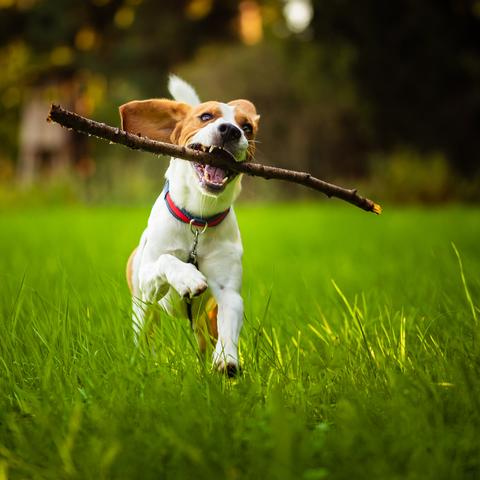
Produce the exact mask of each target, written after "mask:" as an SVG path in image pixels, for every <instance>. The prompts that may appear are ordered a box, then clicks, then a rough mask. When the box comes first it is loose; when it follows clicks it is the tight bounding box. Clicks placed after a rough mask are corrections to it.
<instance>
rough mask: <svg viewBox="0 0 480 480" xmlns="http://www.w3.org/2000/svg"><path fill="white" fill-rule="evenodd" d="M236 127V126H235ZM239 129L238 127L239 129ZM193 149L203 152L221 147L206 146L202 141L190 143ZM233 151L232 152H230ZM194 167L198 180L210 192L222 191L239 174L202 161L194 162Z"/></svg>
mask: <svg viewBox="0 0 480 480" xmlns="http://www.w3.org/2000/svg"><path fill="white" fill-rule="evenodd" d="M234 128H235V127H234ZM237 130H238V129H237ZM188 147H189V148H192V149H193V150H201V151H203V152H211V151H212V149H214V148H221V147H219V146H209V147H207V146H205V145H202V144H201V143H191V144H190V145H188ZM229 153H231V152H229ZM192 163H193V168H194V169H195V172H196V173H197V176H198V181H199V182H200V185H201V186H202V188H204V189H205V190H207V191H208V192H210V193H220V192H222V191H223V190H224V189H225V187H226V186H227V185H228V184H229V183H230V182H231V181H232V180H233V179H234V178H235V177H236V176H237V175H238V173H236V172H232V171H231V170H227V169H225V168H222V167H214V166H212V165H208V164H207V165H204V164H202V163H197V162H192Z"/></svg>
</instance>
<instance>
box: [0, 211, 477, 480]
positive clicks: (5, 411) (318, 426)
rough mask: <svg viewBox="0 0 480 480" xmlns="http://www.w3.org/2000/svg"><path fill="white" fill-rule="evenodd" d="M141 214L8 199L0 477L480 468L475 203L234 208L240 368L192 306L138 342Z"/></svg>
mask: <svg viewBox="0 0 480 480" xmlns="http://www.w3.org/2000/svg"><path fill="white" fill-rule="evenodd" d="M147 213H148V212H147V210H146V209H131V208H100V209H95V210H93V209H88V208H83V207H70V208H65V207H64V208H49V209H27V210H20V211H16V212H3V213H2V215H1V216H0V229H1V231H2V236H1V238H0V247H1V250H2V252H5V253H6V254H5V255H3V256H2V269H1V272H2V273H1V274H0V275H1V283H2V289H1V291H0V314H1V316H2V322H1V327H0V328H1V332H0V372H1V373H0V472H1V474H2V475H3V476H4V477H6V476H7V475H8V478H12V479H15V478H111V477H113V478H137V477H141V478H198V479H203V478H208V479H211V478H230V479H239V478H249V479H252V478H253V479H255V478H278V479H280V478H285V479H287V478H292V479H298V478H303V479H320V478H356V479H363V478H365V479H371V478H383V479H387V478H405V479H420V478H421V479H425V478H435V479H438V478H445V479H447V478H448V479H454V478H476V477H478V476H479V474H480V463H479V459H480V451H479V444H478V430H479V428H480V413H479V412H480V409H479V405H478V398H479V394H480V387H479V382H478V378H479V373H480V372H479V365H478V357H479V354H480V352H479V345H480V343H479V342H478V327H479V325H478V324H477V321H478V314H479V313H480V311H479V305H478V298H479V294H480V283H479V279H478V275H477V273H478V271H479V269H480V256H479V252H478V237H479V235H480V222H479V219H480V215H479V212H478V209H469V208H443V209H430V210H428V211H426V210H419V209H409V210H399V209H393V208H392V209H390V210H389V215H388V216H381V217H375V216H373V215H372V216H369V215H366V214H364V213H363V212H360V211H356V210H354V209H351V208H349V207H346V208H341V207H338V208H328V209H327V208H324V207H321V206H319V205H315V204H309V205H304V206H303V207H302V206H299V205H295V206H287V205H283V206H282V207H281V208H273V207H268V206H264V207H248V208H246V207H244V208H240V209H238V211H237V213H238V216H239V221H240V224H241V226H242V236H243V239H244V244H245V252H246V254H245V259H244V270H245V281H244V288H243V296H244V299H245V305H246V310H245V326H244V331H243V336H242V341H241V356H242V362H243V368H244V373H243V376H241V377H240V378H238V379H237V380H234V381H229V380H227V379H225V378H223V377H221V376H219V375H216V374H214V373H212V372H210V368H209V361H208V360H207V361H206V362H205V363H203V362H202V361H201V360H200V359H198V358H197V353H196V348H195V346H194V345H193V337H192V334H191V332H190V331H189V328H188V322H187V321H180V320H175V319H172V318H168V317H166V316H163V317H162V319H161V322H160V323H159V324H158V325H156V326H155V340H154V343H155V353H152V352H145V351H140V350H137V349H136V348H135V347H134V345H133V342H132V336H131V330H130V319H129V317H130V299H129V293H128V291H127V287H126V285H125V280H124V265H125V260H126V258H127V257H128V255H129V253H130V251H131V249H132V247H133V246H134V245H135V243H136V242H137V240H138V237H139V234H140V232H141V229H142V228H143V226H144V224H145V221H146V216H147ZM292 219H293V221H294V223H292ZM20 239H21V241H19V240H20ZM452 241H453V242H454V243H455V246H456V248H457V249H458V252H459V253H460V257H461V260H462V264H463V269H462V270H460V266H459V264H458V260H457V257H456V255H455V251H454V250H453V249H452V247H451V244H450V242H452ZM460 273H462V276H463V280H462V277H461V275H460ZM332 280H333V282H332ZM467 293H469V295H467Z"/></svg>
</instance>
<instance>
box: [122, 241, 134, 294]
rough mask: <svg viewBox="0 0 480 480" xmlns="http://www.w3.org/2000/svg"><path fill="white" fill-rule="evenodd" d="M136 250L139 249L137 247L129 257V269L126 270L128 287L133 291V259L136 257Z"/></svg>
mask: <svg viewBox="0 0 480 480" xmlns="http://www.w3.org/2000/svg"><path fill="white" fill-rule="evenodd" d="M136 251H137V249H135V250H134V251H133V252H132V253H131V254H130V256H129V257H128V261H127V270H126V272H125V273H126V276H127V283H128V288H129V289H130V292H131V293H133V259H134V258H135V253H136Z"/></svg>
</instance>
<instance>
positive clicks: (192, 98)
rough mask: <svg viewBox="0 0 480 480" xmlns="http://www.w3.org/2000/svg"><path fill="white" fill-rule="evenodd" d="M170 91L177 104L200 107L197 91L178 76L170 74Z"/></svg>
mask: <svg viewBox="0 0 480 480" xmlns="http://www.w3.org/2000/svg"><path fill="white" fill-rule="evenodd" d="M168 91H169V92H170V95H171V96H172V97H173V98H174V99H175V100H176V101H177V102H184V103H188V105H192V106H196V105H200V103H201V102H200V99H199V98H198V95H197V92H195V89H194V88H193V87H192V86H191V85H190V84H188V83H187V82H185V80H182V79H181V78H180V77H177V76H176V75H173V74H170V78H169V79H168Z"/></svg>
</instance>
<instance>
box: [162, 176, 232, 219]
mask: <svg viewBox="0 0 480 480" xmlns="http://www.w3.org/2000/svg"><path fill="white" fill-rule="evenodd" d="M164 192H165V195H164V198H165V203H166V204H167V208H168V210H169V212H170V213H171V214H172V215H173V216H174V217H175V218H176V219H177V220H180V221H181V222H183V223H188V224H190V225H194V226H195V227H215V226H217V225H219V224H220V223H222V222H223V220H224V219H225V217H226V216H227V215H228V212H230V208H227V210H224V211H223V212H220V213H217V214H215V215H212V216H211V217H197V216H195V215H192V214H191V213H190V212H187V210H184V209H183V208H180V207H178V206H177V205H175V203H174V201H173V200H172V197H171V196H170V192H169V189H168V182H167V183H166V184H165V188H164Z"/></svg>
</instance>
